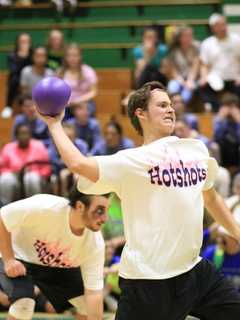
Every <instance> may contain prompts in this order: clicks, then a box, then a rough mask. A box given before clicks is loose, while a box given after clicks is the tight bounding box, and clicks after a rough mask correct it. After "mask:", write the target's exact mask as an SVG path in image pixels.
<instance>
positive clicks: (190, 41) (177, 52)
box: [168, 27, 200, 103]
mask: <svg viewBox="0 0 240 320" xmlns="http://www.w3.org/2000/svg"><path fill="white" fill-rule="evenodd" d="M169 60H170V62H171V65H172V68H173V76H174V78H173V79H172V80H170V81H169V82H168V92H169V93H170V94H174V93H179V94H181V96H182V98H183V100H184V102H185V103H188V102H189V101H190V100H191V98H192V96H193V92H194V90H195V88H196V81H197V78H198V75H199V67H200V63H199V62H200V60H199V44H198V42H196V41H195V40H194V38H193V30H192V28H190V27H181V28H179V29H178V30H177V32H176V34H175V35H174V38H173V42H172V45H171V47H170V53H169Z"/></svg>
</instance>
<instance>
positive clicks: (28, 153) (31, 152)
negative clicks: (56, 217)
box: [0, 124, 51, 204]
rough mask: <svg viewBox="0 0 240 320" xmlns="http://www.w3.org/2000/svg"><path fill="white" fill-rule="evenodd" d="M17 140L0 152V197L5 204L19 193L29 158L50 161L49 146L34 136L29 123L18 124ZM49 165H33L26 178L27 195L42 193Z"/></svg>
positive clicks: (30, 160)
mask: <svg viewBox="0 0 240 320" xmlns="http://www.w3.org/2000/svg"><path fill="white" fill-rule="evenodd" d="M15 135H16V141H14V142H10V143H8V144H6V145H5V146H4V147H3V149H2V152H1V159H0V169H1V176H0V198H1V199H2V202H3V204H7V203H10V202H11V201H13V200H15V199H16V198H18V197H19V194H20V188H21V186H20V181H19V173H20V171H21V170H22V168H23V167H24V166H25V165H26V164H27V163H29V162H33V161H46V162H48V161H49V157H48V152H47V149H46V147H45V146H44V144H43V143H42V142H41V141H38V140H34V139H32V138H31V129H30V128H29V126H27V125H26V124H20V125H18V126H17V127H16V128H15ZM50 172H51V170H50V166H49V165H48V164H46V165H37V164H35V165H31V166H29V167H28V169H27V171H26V173H25V175H24V178H23V182H24V187H25V192H26V196H31V195H34V194H37V193H41V190H42V186H43V184H44V182H46V178H48V177H49V176H50Z"/></svg>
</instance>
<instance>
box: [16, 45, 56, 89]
mask: <svg viewBox="0 0 240 320" xmlns="http://www.w3.org/2000/svg"><path fill="white" fill-rule="evenodd" d="M32 59H33V64H32V65H31V66H26V67H25V68H23V70H22V71H21V77H20V87H21V88H20V89H21V92H22V93H28V94H31V93H32V89H33V87H34V86H35V85H36V83H37V82H38V81H40V80H41V79H43V78H45V77H49V76H53V75H54V73H53V71H52V70H51V69H49V68H47V67H46V65H47V50H46V48H45V47H36V48H35V49H34V51H33V58H32Z"/></svg>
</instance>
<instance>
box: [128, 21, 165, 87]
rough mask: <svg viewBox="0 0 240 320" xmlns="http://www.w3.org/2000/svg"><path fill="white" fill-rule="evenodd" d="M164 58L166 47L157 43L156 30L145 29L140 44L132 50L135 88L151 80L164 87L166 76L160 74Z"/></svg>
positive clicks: (152, 28) (151, 28)
mask: <svg viewBox="0 0 240 320" xmlns="http://www.w3.org/2000/svg"><path fill="white" fill-rule="evenodd" d="M166 56H167V47H166V45H165V44H162V43H159V36H158V32H157V30H156V29H155V28H154V27H146V28H145V29H144V31H143V36H142V44H141V45H139V46H137V47H136V48H134V49H133V57H134V60H135V82H136V87H137V88H139V87H141V86H142V85H143V84H144V83H145V82H148V81H151V80H156V81H160V82H161V83H163V84H164V85H166V83H167V79H166V76H165V75H164V74H163V72H161V63H162V60H163V59H164V58H165V57H166Z"/></svg>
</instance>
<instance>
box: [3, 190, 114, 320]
mask: <svg viewBox="0 0 240 320" xmlns="http://www.w3.org/2000/svg"><path fill="white" fill-rule="evenodd" d="M107 208H108V199H107V198H106V197H105V196H88V195H84V194H82V193H80V192H78V191H77V190H76V189H75V190H73V191H72V192H71V193H70V197H69V201H68V200H67V199H65V198H61V197H57V196H53V195H48V194H39V195H36V196H33V197H30V198H27V199H25V200H20V201H16V202H13V203H11V204H9V205H6V206H4V207H2V208H1V211H0V213H1V215H0V239H1V241H0V253H1V256H2V258H1V260H0V286H1V289H2V290H3V291H4V292H5V293H6V294H7V296H8V298H9V300H10V302H11V306H10V308H9V314H8V320H14V319H17V320H30V319H32V316H33V312H34V305H35V301H34V285H36V286H38V287H39V289H40V290H41V291H42V293H43V294H44V295H45V296H46V298H47V299H48V300H49V301H50V302H51V303H52V305H53V307H54V308H55V310H56V311H57V312H63V311H65V310H67V309H69V308H71V306H75V307H76V310H77V312H78V315H77V319H79V320H80V319H81V320H84V319H87V320H102V317H103V297H102V289H103V266H104V241H103V238H102V235H101V233H100V232H99V230H100V228H101V225H102V224H103V223H104V222H105V221H106V218H107V214H106V212H107Z"/></svg>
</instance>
